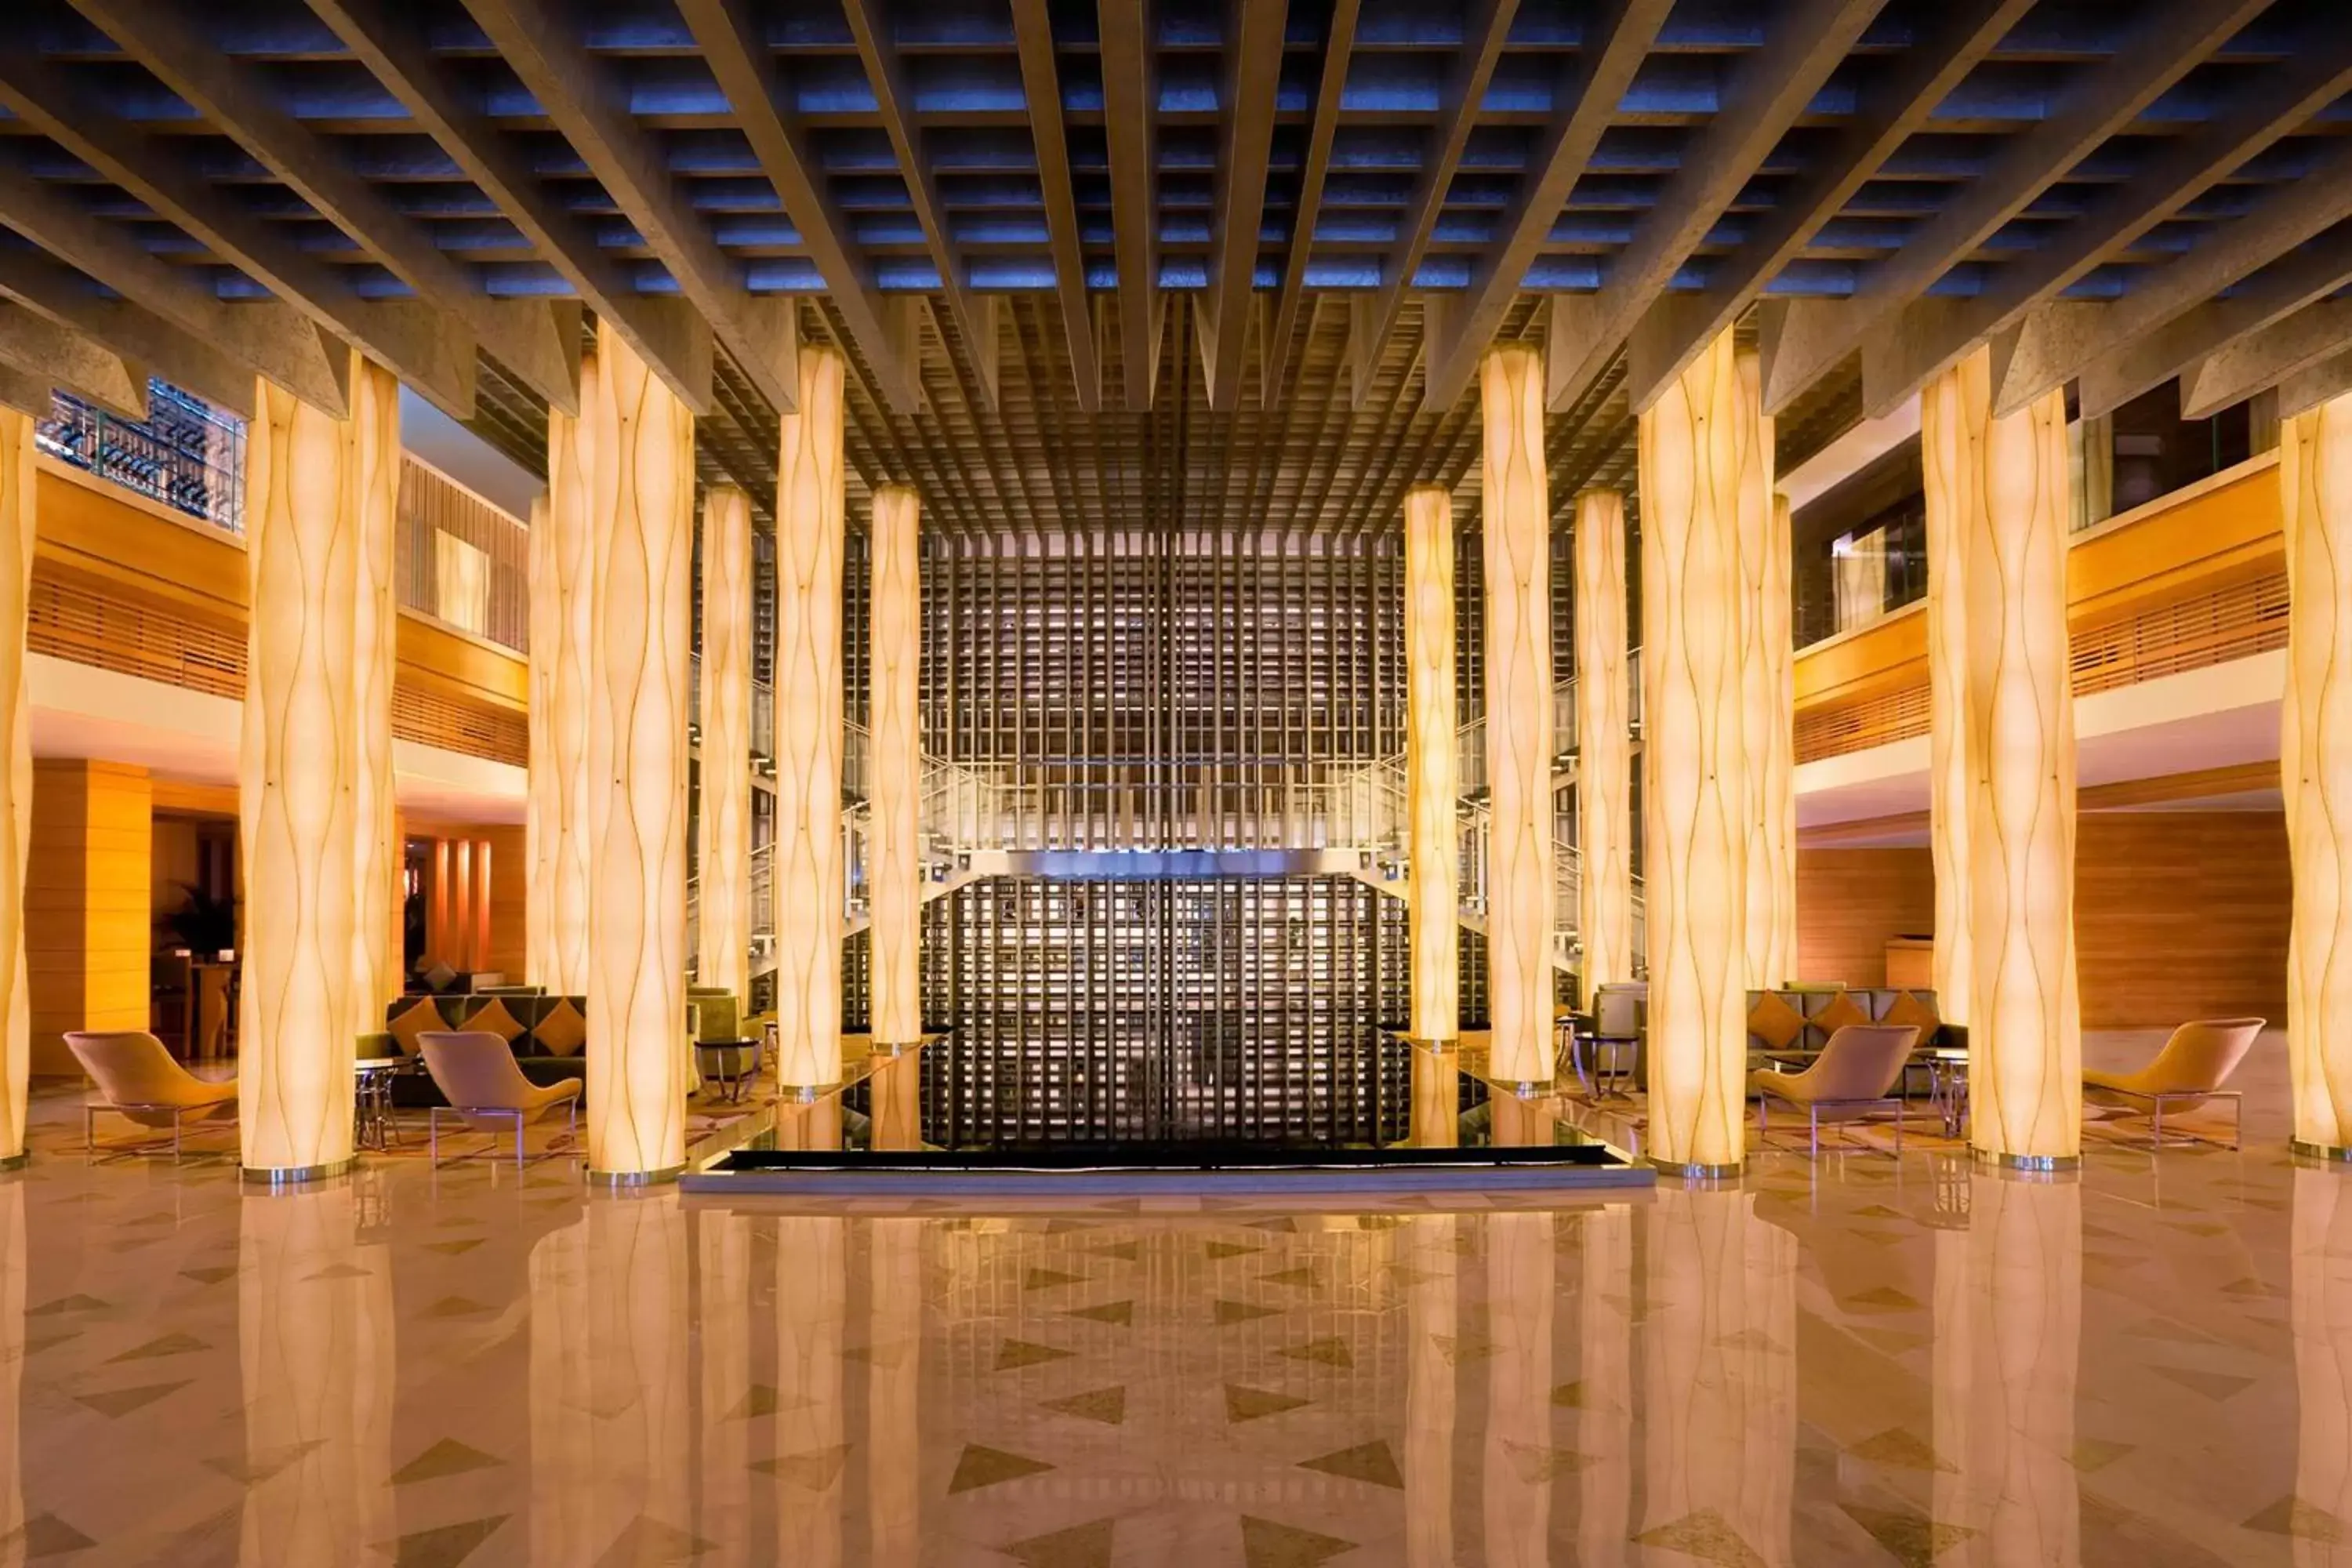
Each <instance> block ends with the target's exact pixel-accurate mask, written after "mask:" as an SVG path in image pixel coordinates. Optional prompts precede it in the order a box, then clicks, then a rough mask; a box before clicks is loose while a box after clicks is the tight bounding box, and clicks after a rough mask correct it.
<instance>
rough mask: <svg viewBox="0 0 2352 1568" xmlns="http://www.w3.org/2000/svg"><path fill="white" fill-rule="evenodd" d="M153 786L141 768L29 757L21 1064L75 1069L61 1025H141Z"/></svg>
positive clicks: (39, 1073)
mask: <svg viewBox="0 0 2352 1568" xmlns="http://www.w3.org/2000/svg"><path fill="white" fill-rule="evenodd" d="M152 800H153V796H152V793H151V787H150V785H149V784H148V779H147V771H146V770H145V769H144V768H133V767H125V766H122V765H121V764H119V763H89V762H80V761H67V760H58V761H43V762H37V763H34V764H33V837H32V853H31V855H30V856H29V857H28V858H27V859H26V867H25V914H26V933H25V939H26V963H27V966H28V970H29V974H30V980H31V987H30V989H31V996H32V1010H33V1011H32V1016H33V1054H32V1071H33V1075H34V1076H35V1077H37V1078H39V1077H55V1076H66V1077H73V1076H79V1073H80V1071H81V1068H80V1067H79V1065H78V1064H77V1063H76V1062H75V1061H74V1058H73V1054H72V1053H71V1052H70V1051H68V1050H67V1048H66V1044H65V1031H67V1030H68V1029H143V1028H145V1027H146V1026H147V1021H148V1020H147V1012H148V961H149V953H150V952H152V948H153V942H152V937H151V935H150V932H151V931H152V921H153V914H152V900H153V896H154V889H153V871H152V855H153V852H154V844H153V826H152V815H151V814H152Z"/></svg>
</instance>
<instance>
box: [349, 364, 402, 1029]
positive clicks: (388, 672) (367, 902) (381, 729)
mask: <svg viewBox="0 0 2352 1568" xmlns="http://www.w3.org/2000/svg"><path fill="white" fill-rule="evenodd" d="M350 398H351V417H350V418H349V419H348V420H346V421H345V422H344V428H345V429H346V431H347V432H348V433H349V437H350V440H351V456H350V458H349V466H348V468H346V470H345V472H344V481H345V483H346V484H347V485H348V486H349V487H350V490H349V500H348V501H347V504H348V505H349V506H350V508H351V511H352V524H351V526H352V538H353V540H354V541H355V542H356V543H357V545H358V547H359V555H360V558H359V584H358V588H357V591H356V593H355V595H354V596H353V601H352V680H353V682H354V693H353V695H354V698H355V700H356V702H357V707H358V715H357V717H358V724H359V738H358V745H359V753H358V758H357V763H358V765H357V767H356V768H355V769H354V771H353V773H352V815H353V818H354V831H355V832H356V833H357V835H358V837H359V869H358V873H357V881H356V883H355V884H354V886H355V887H356V889H357V897H358V902H357V905H356V907H355V912H354V915H353V921H352V923H353V925H354V927H355V928H356V929H355V930H354V931H353V933H352V942H353V944H354V945H353V953H354V959H353V973H354V974H355V976H356V978H357V980H358V982H359V984H358V988H357V990H356V991H355V992H354V994H353V996H352V1006H353V1008H354V1009H355V1016H354V1017H353V1019H352V1028H353V1030H354V1031H355V1032H356V1031H361V1030H370V1029H380V1028H382V1027H383V1008H384V1004H385V1003H387V1002H390V1001H391V1000H392V999H393V998H394V997H395V996H397V995H399V994H400V992H401V987H402V984H403V980H404V976H403V975H402V973H401V966H400V942H399V933H398V932H397V931H395V930H394V922H393V914H394V910H393V907H392V891H391V889H392V885H393V881H394V879H395V878H396V877H397V876H398V874H399V869H400V846H399V843H398V841H397V839H395V838H394V834H393V817H394V808H393V778H392V682H393V669H394V664H395V662H396V658H395V654H394V645H395V643H396V641H397V637H396V634H397V633H398V631H399V628H400V605H399V602H398V600H397V599H396V598H395V597H394V593H393V581H392V574H393V554H394V552H393V546H394V541H395V540H396V539H397V537H398V535H399V531H400V381H399V378H398V377H396V376H394V374H392V373H391V372H390V371H388V370H386V369H384V368H383V366H382V365H379V364H377V363H373V361H371V360H369V359H367V358H366V357H365V356H363V355H361V354H353V355H352V377H351V392H350Z"/></svg>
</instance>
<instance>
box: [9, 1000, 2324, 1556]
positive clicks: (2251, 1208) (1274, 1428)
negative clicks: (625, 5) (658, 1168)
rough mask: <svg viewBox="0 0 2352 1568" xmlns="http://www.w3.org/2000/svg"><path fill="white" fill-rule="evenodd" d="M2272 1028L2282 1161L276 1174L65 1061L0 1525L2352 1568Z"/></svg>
mask: <svg viewBox="0 0 2352 1568" xmlns="http://www.w3.org/2000/svg"><path fill="white" fill-rule="evenodd" d="M2139 1048H2141V1047H2140V1046H2139V1045H2138V1044H2137V1043H2127V1048H2126V1054H2129V1051H2130V1050H2137V1049H2139ZM2279 1055H2280V1050H2279V1047H2278V1045H2277V1042H2276V1040H2275V1037H2273V1038H2271V1039H2269V1040H2266V1041H2265V1043H2264V1047H2263V1059H2262V1060H2261V1061H2259V1062H2258V1063H2257V1064H2256V1066H2255V1068H2253V1069H2252V1072H2251V1073H2250V1076H2249V1079H2248V1081H2249V1085H2250V1087H2252V1088H2253V1089H2255V1090H2256V1095H2255V1098H2254V1099H2253V1100H2252V1101H2251V1102H2250V1105H2249V1116H2248V1131H2249V1142H2248V1147H2247V1149H2246V1150H2245V1152H2242V1153H2231V1152H2223V1151H2195V1150H2190V1151H2179V1152H2166V1153H2164V1154H2163V1155H2161V1156H2160V1157H2158V1156H2150V1155H2147V1154H2134V1153H2129V1152H2123V1151H2120V1150H2116V1149H2112V1148H2102V1149H2100V1150H2099V1151H2098V1152H2095V1154H2094V1156H2093V1157H2092V1159H2091V1161H2090V1162H2089V1165H2088V1168H2087V1170H2086V1171H2085V1173H2084V1175H2083V1176H2082V1178H2081V1179H2080V1180H2079V1181H2067V1182H2059V1183H2030V1182H2021V1181H2017V1180H2009V1179H2002V1178H2000V1177H1996V1176H1992V1175H1989V1174H1984V1173H1976V1172H1972V1171H1971V1170H1970V1169H1969V1167H1968V1166H1967V1165H1966V1164H1965V1163H1961V1162H1960V1161H1958V1160H1955V1159H1953V1158H1952V1157H1950V1156H1949V1155H1947V1154H1940V1153H1935V1152H1914V1153H1911V1154H1907V1155H1906V1156H1905V1157H1904V1158H1903V1159H1902V1160H1900V1161H1897V1160H1895V1159H1892V1158H1889V1157H1887V1156H1886V1155H1885V1154H1880V1153H1853V1154H1847V1155H1843V1156H1834V1157H1828V1158H1824V1159H1822V1160H1821V1161H1820V1162H1818V1163H1816V1162H1810V1161H1807V1160H1805V1159H1803V1158H1801V1157H1798V1156H1793V1155H1788V1154H1782V1153H1770V1154H1766V1155H1763V1156H1760V1157H1759V1159H1758V1160H1757V1162H1756V1163H1755V1165H1754V1168H1753V1170H1752V1173H1751V1174H1750V1176H1749V1178H1748V1181H1747V1182H1746V1183H1745V1184H1743V1185H1741V1186H1738V1187H1736V1188H1718V1189H1688V1188H1684V1187H1681V1186H1678V1185H1675V1184H1665V1185H1663V1186H1661V1187H1660V1188H1659V1189H1658V1190H1657V1191H1656V1192H1655V1193H1654V1194H1645V1195H1640V1196H1636V1197H1633V1198H1632V1199H1630V1200H1620V1201H1613V1202H1606V1203H1601V1202H1596V1203H1588V1204H1580V1205H1569V1206H1562V1207H1558V1208H1545V1207H1537V1206H1529V1205H1509V1206H1489V1205H1481V1204H1478V1203H1475V1202H1463V1201H1460V1200H1458V1199H1455V1200H1450V1201H1449V1203H1448V1205H1447V1206H1446V1207H1445V1208H1444V1209H1439V1208H1435V1207H1432V1206H1425V1205H1411V1204H1406V1205H1385V1206H1383V1207H1381V1208H1379V1209H1377V1210H1371V1211H1364V1210H1360V1209H1357V1208H1354V1207H1350V1206H1349V1205H1338V1204H1331V1203H1318V1204H1315V1205H1297V1204H1295V1203H1294V1204H1273V1203H1267V1202H1247V1201H1219V1202H1207V1201H1200V1200H1181V1201H1161V1200H1153V1201H1150V1202H1148V1203H1139V1202H1138V1201H1134V1200H1127V1201H1123V1202H1121V1203H1118V1204H1114V1205H1109V1206H1100V1205H1097V1206H1096V1207H1093V1208H1089V1209H1083V1210H1060V1209H1044V1208H1034V1207H1033V1208H1028V1209H1025V1210H1022V1211H1018V1212H1007V1210H1006V1209H1005V1208H1003V1206H1001V1205H1000V1206H998V1207H996V1208H993V1209H992V1210H990V1211H988V1212H985V1213H981V1212H968V1211H965V1210H962V1209H960V1208H958V1207H956V1206H954V1205H950V1204H947V1203H943V1202H927V1203H923V1204H919V1205H913V1206H908V1205H891V1204H886V1203H878V1202H872V1203H861V1204H858V1205H852V1206H850V1207H848V1208H846V1209H835V1210H831V1211H827V1212H816V1211H814V1210H811V1209H808V1208H806V1207H802V1208H798V1209H792V1208H786V1207H784V1206H782V1205H766V1206H751V1205H744V1206H740V1207H730V1206H728V1205H722V1204H718V1203H714V1202H710V1201H708V1200H701V1199H695V1200H688V1199H686V1198H683V1197H681V1196H680V1195H679V1194H675V1193H666V1194H656V1195H654V1196H650V1197H644V1198H636V1199H612V1198H597V1199H591V1198H590V1197H588V1196H587V1195H585V1194H583V1191H582V1189H581V1187H580V1185H579V1184H578V1181H577V1173H576V1168H575V1167H573V1166H572V1165H571V1164H569V1163H565V1162H563V1161H562V1160H550V1161H547V1162H544V1163H538V1164H535V1165H533V1166H532V1167H530V1169H528V1170H527V1171H524V1172H522V1173H518V1172H517V1171H516V1170H515V1168H514V1167H513V1166H512V1165H511V1164H510V1163H509V1164H494V1163H488V1162H483V1163H466V1164H461V1165H457V1166H452V1167H447V1168H444V1169H442V1170H440V1171H438V1172H436V1171H435V1170H434V1169H432V1168H431V1167H430V1166H429V1165H427V1164H426V1163H424V1162H422V1161H418V1160H388V1161H381V1162H377V1163H373V1164H372V1165H371V1166H370V1168H368V1169H366V1170H364V1171H362V1173H360V1174H359V1175H358V1176H357V1177H356V1178H354V1179H352V1180H350V1181H347V1182H344V1183H341V1184H337V1185H334V1186H331V1187H329V1188H327V1189H325V1190H322V1191H320V1192H316V1193H312V1194H302V1195H298V1196H277V1197H272V1196H247V1195H244V1194H241V1193H240V1192H239V1190H238V1188H237V1185H236V1181H235V1178H234V1173H233V1171H231V1170H230V1169H229V1168H227V1167H226V1165H225V1164H223V1163H205V1162H194V1163H188V1164H184V1165H182V1166H179V1167H176V1168H175V1167H173V1166H172V1165H170V1164H169V1163H147V1162H144V1161H110V1162H102V1163H96V1164H90V1163H85V1162H83V1160H82V1159H81V1158H80V1157H79V1154H78V1153H76V1152H73V1148H74V1143H75V1140H76V1139H78V1136H79V1123H78V1121H73V1122H72V1125H71V1128H70V1135H68V1125H67V1123H68V1121H69V1120H71V1117H72V1112H71V1105H70V1102H69V1101H63V1102H58V1101H49V1102H44V1106H43V1112H42V1114H43V1117H44V1128H43V1133H42V1140H41V1143H40V1148H41V1151H42V1154H41V1158H40V1159H39V1160H38V1161H37V1164H36V1166H35V1168H34V1169H33V1170H32V1171H31V1172H30V1173H27V1174H26V1175H25V1176H23V1177H21V1178H18V1179H16V1180H14V1181H12V1182H9V1183H6V1184H0V1263H5V1271H0V1436H5V1438H6V1439H7V1440H6V1441H5V1442H0V1510H5V1512H0V1563H16V1562H38V1563H48V1562H59V1563H172V1564H205V1563H251V1564H271V1565H276V1564H342V1563H351V1564H387V1563H398V1564H404V1565H412V1568H413V1565H425V1564H457V1563H465V1564H467V1565H469V1568H483V1565H491V1564H505V1563H518V1564H533V1565H549V1568H586V1565H596V1564H605V1565H637V1564H656V1563H661V1564H667V1563H680V1564H688V1563H690V1564H698V1565H708V1568H718V1565H721V1564H726V1565H748V1564H756V1563H790V1564H795V1565H798V1564H808V1565H814V1568H835V1565H837V1564H842V1565H846V1564H866V1563H874V1564H908V1565H913V1564H934V1563H936V1564H959V1565H961V1564H971V1565H974V1568H978V1565H982V1564H988V1565H1004V1564H1027V1565H1029V1568H1081V1565H1085V1564H1092V1563H1122V1564H1123V1563H1152V1564H1166V1565H1169V1568H1193V1565H1196V1564H1198V1565H1212V1564H1224V1563H1234V1564H1250V1565H1253V1568H1277V1565H1280V1568H1307V1565H1313V1564H1321V1563H1330V1564H1333V1565H1334V1568H1354V1565H1357V1564H1374V1563H1379V1564H1391V1563H1394V1564H1412V1565H1424V1564H1427V1565H1434V1564H1463V1565H1468V1564H1496V1565H1503V1564H1511V1565H1523V1564H1538V1563H1588V1564H1600V1563H1607V1564H1636V1565H1641V1568H1687V1565H1689V1564H1693V1563H1712V1564H1724V1565H1729V1568H1744V1565H1750V1564H1769V1565H1773V1568H1780V1565H1784V1564H1785V1565H1791V1568H1813V1565H1817V1564H1843V1563H1855V1564H1880V1563H1966V1564H1994V1565H2000V1568H2007V1565H2010V1564H2041V1563H2053V1564H2072V1563H2083V1564H2093V1565H2105V1564H2133V1565H2139V1564H2148V1565H2161V1564H2176V1563H2177V1564H2241V1563H2297V1564H2319V1563H2352V1175H2346V1174H2338V1173H2334V1172H2325V1171H2313V1170H2304V1169H2298V1168H2296V1167H2294V1165H2292V1164H2291V1163H2289V1161H2288V1160H2287V1158H2286V1156H2285V1153H2284V1146H2283V1142H2282V1138H2281V1133H2282V1131H2283V1129H2282V1126H2281V1123H2280V1121H2279V1118H2280V1116H2282V1115H2283V1112H2284V1083H2283V1079H2284V1068H2283V1065H2281V1064H2280V1063H2279V1061H2278V1057H2279Z"/></svg>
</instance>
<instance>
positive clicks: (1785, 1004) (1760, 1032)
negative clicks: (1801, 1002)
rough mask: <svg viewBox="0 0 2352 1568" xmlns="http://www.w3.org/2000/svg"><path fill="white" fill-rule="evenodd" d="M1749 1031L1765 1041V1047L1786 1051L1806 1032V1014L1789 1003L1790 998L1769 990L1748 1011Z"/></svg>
mask: <svg viewBox="0 0 2352 1568" xmlns="http://www.w3.org/2000/svg"><path fill="white" fill-rule="evenodd" d="M1804 1032H1805V1016H1804V1015H1803V1014H1802V1013H1800V1012H1798V1011H1797V1010H1796V1009H1795V1008H1794V1007H1791V1006H1790V1005H1789V999H1788V998H1787V997H1786V996H1783V995H1781V994H1780V993H1779V992H1777V991H1767V992H1765V993H1764V994H1762V995H1761V996H1759V998H1758V999H1757V1002H1756V1005H1755V1006H1753V1007H1751V1008H1749V1009H1748V1033H1749V1034H1751V1035H1753V1036H1755V1037H1757V1038H1758V1039H1759V1040H1761V1041H1763V1042H1764V1048H1765V1049H1767V1050H1771V1051H1785V1050H1787V1049H1788V1048H1789V1047H1790V1046H1791V1045H1793V1044H1794V1043H1795V1042H1796V1038H1797V1037H1798V1036H1800V1035H1801V1034H1803V1033H1804Z"/></svg>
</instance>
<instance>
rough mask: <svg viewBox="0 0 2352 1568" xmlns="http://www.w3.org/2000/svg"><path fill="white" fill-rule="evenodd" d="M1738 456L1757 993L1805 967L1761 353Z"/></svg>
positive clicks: (1747, 380) (1791, 724) (1737, 364)
mask: <svg viewBox="0 0 2352 1568" xmlns="http://www.w3.org/2000/svg"><path fill="white" fill-rule="evenodd" d="M1732 363H1733V369H1734V371H1735V373H1736V374H1737V375H1738V394H1737V395H1736V396H1735V397H1734V398H1733V399H1732V414H1733V421H1732V430H1733V435H1734V438H1735V439H1736V440H1737V441H1738V447H1739V469H1738V472H1739V478H1738V498H1737V505H1738V512H1739V600H1740V603H1739V627H1740V644H1741V648H1742V651H1741V654H1740V659H1739V733H1740V748H1741V752H1742V755H1743V766H1742V768H1741V770H1740V771H1741V775H1742V782H1743V784H1744V785H1745V787H1746V790H1747V804H1746V807H1745V810H1744V812H1743V816H1744V818H1745V822H1746V826H1747V832H1748V846H1747V849H1746V852H1745V854H1744V856H1743V857H1742V858H1743V861H1744V867H1743V871H1742V875H1743V876H1744V877H1745V878H1746V881H1747V888H1748V900H1747V913H1746V915H1745V917H1744V919H1743V921H1742V922H1741V931H1742V934H1743V947H1744V951H1745V953H1746V958H1745V961H1744V963H1743V964H1742V971H1743V974H1744V978H1745V979H1746V981H1747V984H1748V985H1750V986H1755V987H1759V988H1760V987H1763V986H1768V985H1780V984H1787V983H1788V982H1789V981H1790V980H1793V979H1795V978H1796V977H1797V976H1796V968H1797V951H1796V950H1797V795H1796V767H1797V734H1796V726H1797V711H1796V676H1795V666H1796V650H1795V648H1794V647H1793V646H1792V630H1791V627H1790V611H1789V594H1790V543H1789V521H1788V516H1789V514H1788V505H1787V503H1786V502H1785V501H1782V500H1780V498H1779V497H1778V496H1777V495H1775V494H1774V493H1773V489H1772V483H1773V479H1772V421H1771V420H1770V419H1769V418H1768V417H1766V416H1765V413H1764V396H1763V372H1762V368H1761V362H1760V361H1759V357H1758V355H1757V353H1756V351H1755V350H1753V349H1739V350H1737V351H1736V352H1735V353H1734V354H1733V356H1732Z"/></svg>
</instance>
